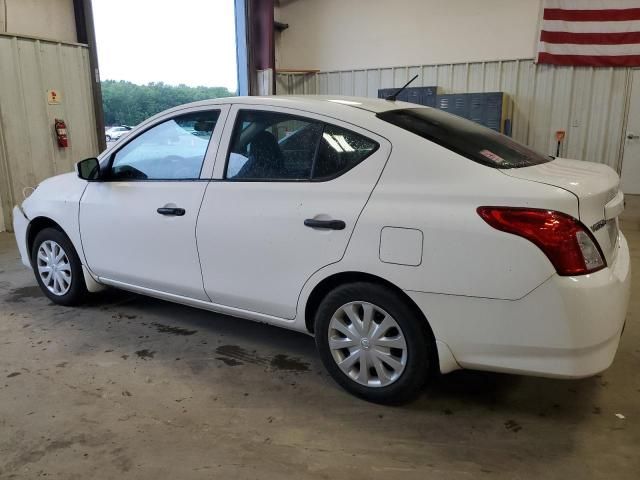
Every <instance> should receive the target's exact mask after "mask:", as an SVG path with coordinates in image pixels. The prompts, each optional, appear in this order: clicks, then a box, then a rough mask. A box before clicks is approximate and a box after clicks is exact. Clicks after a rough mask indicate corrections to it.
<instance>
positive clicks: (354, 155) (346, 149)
mask: <svg viewBox="0 0 640 480" xmlns="http://www.w3.org/2000/svg"><path fill="white" fill-rule="evenodd" d="M377 148H378V144H377V143H376V142H374V141H373V140H370V139H368V138H365V137H363V136H362V135H358V134H357V133H354V132H351V131H349V130H346V129H344V128H340V127H336V126H334V125H326V126H325V128H324V132H323V134H322V140H321V141H320V147H319V148H318V157H317V158H316V164H315V168H314V170H313V179H314V180H322V179H329V178H332V177H335V176H337V175H339V174H341V173H343V172H346V171H347V170H350V169H351V168H353V167H355V166H356V165H357V164H358V163H360V162H361V161H362V160H364V159H365V158H367V157H368V156H369V155H371V154H372V153H373V152H375V151H376V150H377Z"/></svg>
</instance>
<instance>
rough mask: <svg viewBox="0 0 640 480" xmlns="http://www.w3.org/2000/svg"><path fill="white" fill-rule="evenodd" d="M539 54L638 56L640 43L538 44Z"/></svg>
mask: <svg viewBox="0 0 640 480" xmlns="http://www.w3.org/2000/svg"><path fill="white" fill-rule="evenodd" d="M538 49H539V51H540V52H547V53H553V54H555V55H614V56H617V55H640V43H628V44H624V45H594V44H590V45H574V44H572V43H544V42H540V44H539V46H538Z"/></svg>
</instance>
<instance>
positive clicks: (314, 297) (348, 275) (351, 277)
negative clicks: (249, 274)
mask: <svg viewBox="0 0 640 480" xmlns="http://www.w3.org/2000/svg"><path fill="white" fill-rule="evenodd" d="M355 282H369V283H375V284H378V285H382V286H384V287H387V288H389V289H390V290H392V291H393V292H395V293H396V294H397V295H399V296H400V297H401V298H402V299H403V300H404V301H405V302H406V303H407V305H408V306H409V308H411V310H412V311H413V312H414V314H415V315H416V317H417V318H419V319H421V320H422V323H423V326H424V328H425V332H426V334H427V336H428V338H429V340H430V342H431V344H432V347H433V348H432V349H431V357H432V358H431V359H430V361H431V362H430V363H431V365H432V366H433V367H434V371H436V372H437V371H440V362H439V357H438V348H437V345H436V338H435V335H434V333H433V330H432V328H431V325H430V324H429V320H428V319H427V317H426V316H425V314H424V313H423V312H422V310H420V308H419V307H418V305H417V304H416V303H415V302H414V301H413V299H412V298H411V297H410V296H409V295H407V294H406V293H405V292H404V290H402V289H401V288H400V287H398V286H397V285H395V284H394V283H392V282H390V281H389V280H386V279H384V278H382V277H379V276H377V275H373V274H371V273H365V272H358V271H348V272H338V273H334V274H332V275H329V276H328V277H325V278H323V279H322V280H321V281H320V282H318V284H317V285H316V286H315V287H313V289H312V290H311V293H310V294H309V296H308V297H307V302H306V304H305V307H304V319H305V326H306V328H307V331H308V332H309V333H311V334H314V325H313V323H314V317H315V314H316V311H317V309H318V307H319V306H320V302H322V299H323V298H324V297H325V296H326V295H327V294H328V293H329V292H330V291H331V290H333V289H334V288H336V287H339V286H340V285H345V284H348V283H355Z"/></svg>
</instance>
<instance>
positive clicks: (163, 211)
mask: <svg viewBox="0 0 640 480" xmlns="http://www.w3.org/2000/svg"><path fill="white" fill-rule="evenodd" d="M158 213H159V214H160V215H173V216H176V217H182V216H183V215H184V214H185V213H186V211H185V209H184V208H177V207H160V208H159V209H158Z"/></svg>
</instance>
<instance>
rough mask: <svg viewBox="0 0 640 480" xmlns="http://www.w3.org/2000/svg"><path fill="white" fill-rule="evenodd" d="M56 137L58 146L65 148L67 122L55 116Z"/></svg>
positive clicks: (67, 140)
mask: <svg viewBox="0 0 640 480" xmlns="http://www.w3.org/2000/svg"><path fill="white" fill-rule="evenodd" d="M55 129H56V137H57V138H58V146H59V147H60V148H67V147H68V146H69V137H68V135H67V124H66V123H64V120H60V119H59V118H56V121H55Z"/></svg>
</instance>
